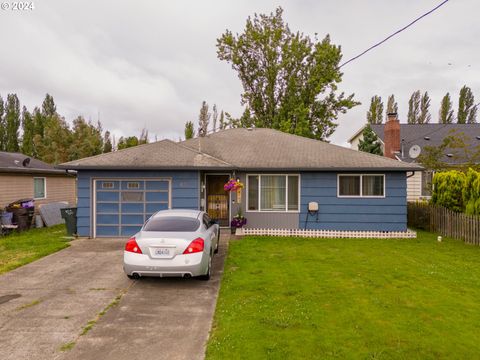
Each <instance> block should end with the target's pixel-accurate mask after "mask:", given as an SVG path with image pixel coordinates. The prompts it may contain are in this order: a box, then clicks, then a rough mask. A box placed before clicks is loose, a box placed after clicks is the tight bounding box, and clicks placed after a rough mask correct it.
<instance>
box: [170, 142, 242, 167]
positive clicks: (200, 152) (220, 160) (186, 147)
mask: <svg viewBox="0 0 480 360" xmlns="http://www.w3.org/2000/svg"><path fill="white" fill-rule="evenodd" d="M199 141H200V140H199ZM173 143H174V144H175V145H178V146H181V147H182V148H184V149H187V150H190V151H192V152H194V153H197V154H200V155H205V156H208V157H210V158H212V159H214V160H217V161H219V162H221V163H224V164H225V165H228V166H231V167H235V165H233V164H230V163H228V162H226V161H224V160H222V159H219V158H217V157H215V156H213V155H210V154H207V153H205V152H203V151H198V150H195V149H192V148H191V147H188V146H186V145H183V144H181V143H179V142H173Z"/></svg>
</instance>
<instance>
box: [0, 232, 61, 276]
mask: <svg viewBox="0 0 480 360" xmlns="http://www.w3.org/2000/svg"><path fill="white" fill-rule="evenodd" d="M65 235H66V233H65V225H57V226H52V227H50V228H42V229H32V230H28V231H25V232H22V233H13V234H10V235H8V236H3V237H0V274H2V273H4V272H7V271H10V270H13V269H15V268H17V267H19V266H22V265H25V264H28V263H30V262H32V261H35V260H37V259H39V258H41V257H44V256H46V255H48V254H51V253H53V252H56V251H58V250H61V249H64V248H66V247H68V246H70V245H69V244H68V242H66V241H65V239H64V238H63V237H64V236H65Z"/></svg>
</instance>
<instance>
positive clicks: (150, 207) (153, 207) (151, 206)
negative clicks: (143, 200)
mask: <svg viewBox="0 0 480 360" xmlns="http://www.w3.org/2000/svg"><path fill="white" fill-rule="evenodd" d="M145 208H146V211H147V213H148V214H150V213H154V212H157V211H160V210H167V209H168V204H167V203H147V204H146V206H145Z"/></svg>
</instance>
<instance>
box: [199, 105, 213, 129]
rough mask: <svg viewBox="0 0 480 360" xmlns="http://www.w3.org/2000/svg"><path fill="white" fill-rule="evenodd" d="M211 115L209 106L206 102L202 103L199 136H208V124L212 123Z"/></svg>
mask: <svg viewBox="0 0 480 360" xmlns="http://www.w3.org/2000/svg"><path fill="white" fill-rule="evenodd" d="M211 116H212V114H211V113H209V112H208V104H207V102H206V101H203V102H202V107H201V108H200V114H199V115H198V136H206V135H207V132H208V124H209V123H210V117H211Z"/></svg>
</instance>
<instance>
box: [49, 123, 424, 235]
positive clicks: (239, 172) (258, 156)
mask: <svg viewBox="0 0 480 360" xmlns="http://www.w3.org/2000/svg"><path fill="white" fill-rule="evenodd" d="M59 167H60V168H63V169H70V170H76V171H77V175H78V182H77V184H78V189H77V194H78V233H79V235H81V236H90V237H102V236H108V237H111V236H130V235H132V234H135V233H136V232H137V231H138V230H139V229H140V227H141V226H142V224H143V223H144V222H145V221H146V219H148V217H149V216H151V215H152V214H153V213H154V212H156V211H158V210H162V209H169V208H173V209H175V208H187V209H203V210H205V211H207V212H208V213H209V214H210V215H211V216H212V217H213V218H215V219H217V220H218V221H219V222H220V224H221V225H223V226H229V223H230V221H231V219H232V218H233V217H234V216H235V215H236V214H237V213H238V211H239V210H240V209H241V211H242V213H243V215H244V216H245V217H246V218H247V225H246V227H251V228H273V229H275V228H278V229H303V228H307V229H324V230H361V231H406V230H407V199H406V195H407V193H406V179H407V176H410V175H412V174H413V173H414V172H415V171H421V170H422V168H421V167H420V166H418V165H416V164H409V163H403V162H399V161H397V160H392V159H389V158H386V157H382V156H377V155H372V154H368V153H363V152H358V151H354V150H351V149H347V148H344V147H340V146H336V145H332V144H328V143H326V142H323V141H318V140H313V139H308V138H304V137H300V136H296V135H291V134H286V133H283V132H280V131H276V130H271V129H260V128H255V129H245V128H238V129H228V130H222V131H218V132H216V133H213V134H210V135H207V136H205V137H199V138H194V139H189V140H186V141H182V142H173V141H170V140H162V141H158V142H155V143H150V144H146V145H141V146H137V147H133V148H128V149H124V150H120V151H115V152H111V153H106V154H102V155H98V156H93V157H89V158H85V159H81V160H76V161H71V162H68V163H64V164H61V165H59ZM231 178H234V179H239V180H240V181H241V182H242V183H243V184H244V185H245V186H244V188H243V189H242V191H240V192H226V191H225V190H224V184H225V183H226V182H227V181H228V180H229V179H231ZM310 202H316V203H318V217H317V216H310V217H309V219H308V222H306V218H307V213H308V204H309V203H310Z"/></svg>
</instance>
